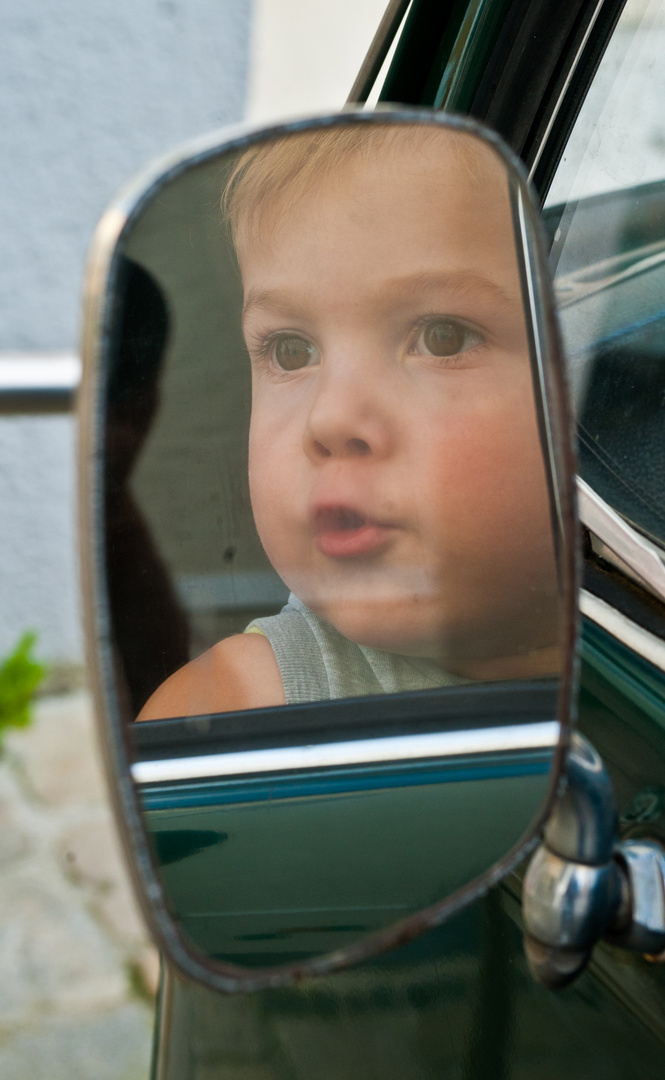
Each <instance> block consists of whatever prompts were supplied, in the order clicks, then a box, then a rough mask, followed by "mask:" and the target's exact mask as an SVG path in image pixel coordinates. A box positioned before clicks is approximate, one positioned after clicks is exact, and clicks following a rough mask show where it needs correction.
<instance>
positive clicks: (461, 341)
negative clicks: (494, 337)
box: [411, 318, 484, 357]
mask: <svg viewBox="0 0 665 1080" xmlns="http://www.w3.org/2000/svg"><path fill="white" fill-rule="evenodd" d="M483 340H484V338H483V335H482V334H481V333H480V331H479V330H474V329H473V327H471V326H467V324H466V323H463V322H460V321H459V320H458V319H444V318H439V319H428V320H427V321H426V322H424V323H423V324H421V327H420V332H419V333H418V336H417V338H416V340H415V343H414V345H413V347H412V350H411V351H412V352H416V353H424V354H429V355H430V356H440V357H446V356H457V355H458V353H462V352H467V351H468V350H469V349H475V347H476V346H477V345H480V344H482V342H483Z"/></svg>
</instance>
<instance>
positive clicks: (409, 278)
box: [381, 270, 522, 306]
mask: <svg viewBox="0 0 665 1080" xmlns="http://www.w3.org/2000/svg"><path fill="white" fill-rule="evenodd" d="M515 284H518V280H517V274H515ZM435 291H441V292H445V293H447V294H448V295H449V296H450V297H451V299H455V298H458V297H459V298H463V297H465V296H468V295H469V294H470V293H473V294H474V295H477V294H478V293H484V294H485V296H486V298H487V299H488V300H489V301H492V302H494V303H499V304H511V305H514V304H519V305H520V306H521V303H522V299H521V296H520V293H519V290H516V291H515V292H508V291H507V290H506V289H504V287H503V286H502V285H499V283H498V282H496V281H492V279H491V278H489V277H486V275H485V274H479V273H478V271H477V270H425V271H423V272H422V273H416V274H408V275H406V276H405V277H396V278H390V279H389V280H387V281H386V282H384V284H383V286H382V289H381V292H382V294H384V295H385V294H386V293H388V294H392V295H394V296H395V297H396V298H399V297H401V296H404V295H405V294H407V295H410V296H414V295H415V296H417V295H419V294H420V293H423V292H424V293H429V292H435Z"/></svg>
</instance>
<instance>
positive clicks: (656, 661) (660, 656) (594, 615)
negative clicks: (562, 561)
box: [580, 589, 665, 671]
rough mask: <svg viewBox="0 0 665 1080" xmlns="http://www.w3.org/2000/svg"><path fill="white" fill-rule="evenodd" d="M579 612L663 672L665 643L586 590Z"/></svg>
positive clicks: (581, 599) (664, 669) (581, 598)
mask: <svg viewBox="0 0 665 1080" xmlns="http://www.w3.org/2000/svg"><path fill="white" fill-rule="evenodd" d="M580 611H581V612H582V614H583V615H585V616H586V617H587V619H591V621H592V622H595V623H597V624H598V626H602V628H603V630H607V632H608V633H609V634H612V636H613V637H615V638H616V639H617V640H618V641H620V642H621V643H622V644H623V645H627V646H628V648H629V649H631V650H632V651H633V652H634V653H637V655H638V656H641V657H642V658H643V659H644V660H648V661H649V663H650V664H653V665H654V667H657V668H659V669H660V670H661V671H665V641H663V640H662V639H661V638H659V637H656V635H655V634H651V633H650V632H649V631H648V630H645V629H644V627H642V626H640V625H639V624H638V623H634V622H633V621H632V619H629V618H628V617H627V616H626V615H624V614H623V613H622V612H621V611H617V609H616V608H613V607H612V605H611V604H608V603H607V602H606V601H605V600H601V599H600V597H599V596H594V594H593V593H590V592H588V591H587V590H586V589H582V592H581V594H580Z"/></svg>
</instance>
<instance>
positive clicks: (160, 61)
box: [0, 0, 251, 663]
mask: <svg viewBox="0 0 665 1080" xmlns="http://www.w3.org/2000/svg"><path fill="white" fill-rule="evenodd" d="M250 24H251V0H141V2H140V3H136V2H135V0H92V2H91V0H58V2H57V3H53V4H44V3H41V2H39V0H3V2H2V4H1V5H0V161H2V169H0V237H1V240H0V244H1V247H0V250H1V252H2V257H1V258H0V353H1V352H11V353H13V354H15V353H17V352H21V351H23V352H26V353H32V354H33V355H34V354H35V353H37V352H39V351H42V350H45V351H53V350H71V351H72V352H73V351H74V350H75V349H76V344H77V335H78V319H79V302H80V300H79V298H80V291H81V280H82V274H83V265H84V259H85V253H86V249H87V246H88V243H89V239H90V235H91V233H92V230H93V228H94V226H95V223H96V221H97V219H98V217H99V216H100V214H101V212H102V211H103V209H104V207H105V205H106V204H107V203H108V201H109V199H110V198H111V197H112V195H113V194H114V192H115V190H116V189H117V188H118V187H119V186H120V185H121V184H122V183H124V182H125V180H127V179H128V178H129V177H130V176H131V175H132V174H133V173H134V172H136V171H137V169H139V168H140V167H141V166H142V165H143V164H145V163H146V162H147V161H148V160H150V158H152V157H154V156H156V155H158V154H160V153H162V152H163V151H166V150H168V149H169V148H170V147H171V146H172V145H173V144H174V143H177V142H181V141H183V140H185V139H188V138H190V137H191V136H193V135H196V134H198V133H200V132H203V131H207V130H209V129H211V128H214V127H219V126H221V125H223V124H225V123H228V122H230V121H235V120H238V119H240V117H241V116H242V114H243V110H244V104H245V98H246V93H247V57H248V44H249V36H250ZM74 441H75V433H74V422H73V420H72V419H71V418H68V417H54V418H44V419H35V418H33V419H28V418H26V419H19V418H11V419H8V418H7V419H0V656H2V655H3V654H4V653H5V652H6V650H7V649H8V648H9V647H10V646H11V645H12V644H13V643H14V642H15V641H16V639H17V638H18V636H19V634H20V633H21V632H22V631H23V630H25V629H27V628H30V629H36V630H37V631H38V632H39V635H40V652H41V653H42V655H43V656H45V657H46V658H48V659H49V660H51V661H52V662H56V663H57V662H64V663H77V662H80V660H81V659H82V643H81V631H80V614H79V606H80V605H79V601H78V580H77V574H78V571H77V565H76V543H75V520H74V519H75V499H74V488H75V469H74Z"/></svg>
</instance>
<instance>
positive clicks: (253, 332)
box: [238, 133, 557, 677]
mask: <svg viewBox="0 0 665 1080" xmlns="http://www.w3.org/2000/svg"><path fill="white" fill-rule="evenodd" d="M409 145H412V144H409ZM264 232H265V238H264V237H261V238H259V239H254V240H253V241H249V240H248V241H247V242H246V243H245V245H244V246H241V249H240V251H239V253H238V254H239V259H240V265H241V271H242V279H243V286H244V293H245V310H244V324H243V325H244V334H245V339H246V341H247V345H248V348H249V353H250V357H251V362H252V386H253V398H252V418H251V427H250V459H249V460H250V490H251V497H252V506H253V510H254V516H255V520H256V525H257V528H258V531H259V535H260V537H261V541H262V543H263V545H264V547H265V550H266V552H267V555H268V557H269V559H270V561H271V563H272V564H273V566H274V567H275V569H276V570H277V572H278V573H279V575H280V576H281V577H282V578H283V580H284V581H285V582H286V584H287V585H288V586H289V587H290V588H291V589H292V591H293V592H295V594H296V595H297V596H298V597H299V598H300V599H301V600H302V601H303V602H304V603H306V604H307V605H308V606H309V607H310V608H311V609H312V610H313V611H315V612H316V613H317V614H318V615H320V616H321V617H322V618H324V619H326V620H328V621H329V622H330V623H332V624H333V626H335V627H336V628H337V629H338V630H339V631H340V632H341V633H342V634H344V635H345V636H346V637H347V638H349V639H351V640H352V641H354V642H357V643H358V644H363V645H371V646H374V647H377V648H382V649H387V650H389V651H391V652H398V653H404V654H409V655H416V656H427V657H433V658H435V659H438V660H440V662H441V663H442V664H443V665H444V666H447V667H448V668H449V669H450V670H451V671H457V672H459V673H460V674H466V675H469V676H470V677H474V676H478V677H482V676H483V674H485V675H488V677H492V676H494V675H497V676H500V675H501V674H506V675H513V674H515V675H518V674H520V673H521V669H520V664H521V663H522V662H523V661H524V660H525V657H526V654H528V653H530V652H531V653H532V652H533V650H538V649H546V648H547V647H548V646H551V645H553V644H554V643H555V642H556V640H557V606H556V582H555V569H554V560H553V553H552V543H551V539H550V516H549V505H548V495H547V487H546V480H545V471H544V466H543V462H542V455H541V450H540V442H539V436H538V430H537V422H536V414H535V408H534V401H533V390H532V384H531V373H530V364H529V356H528V345H527V338H526V330H525V324H524V318H523V313H522V298H521V291H520V284H519V276H518V269H517V262H516V257H515V249H514V238H513V226H512V221H511V213H510V208H509V200H508V192H507V183H506V179H505V174H504V172H503V166H502V165H501V164H500V163H499V162H498V161H495V160H494V158H493V157H490V152H489V151H480V152H479V153H478V155H477V158H476V160H475V161H474V162H473V169H472V170H470V169H469V166H468V164H465V162H464V161H463V160H462V159H461V158H460V156H459V155H458V154H451V153H450V149H449V148H447V146H446V136H445V135H444V134H443V133H442V138H441V148H440V150H439V149H436V148H433V146H432V143H431V142H428V143H427V146H426V149H423V150H421V151H420V152H419V153H417V154H415V155H414V154H413V153H412V152H409V150H408V149H407V148H406V147H403V148H402V149H400V143H399V141H397V142H396V144H395V146H394V147H393V148H388V149H380V150H378V151H377V153H376V155H375V157H374V158H373V159H372V160H371V161H370V162H369V163H368V162H359V161H357V160H356V159H354V160H352V161H351V162H347V163H346V164H345V165H342V166H340V168H339V170H338V172H337V173H335V175H334V176H333V177H332V178H331V179H329V180H327V181H326V182H325V183H324V184H323V185H322V186H321V187H320V188H319V189H318V191H317V192H316V193H310V194H307V195H306V196H304V197H301V198H300V199H299V200H298V201H297V203H295V204H294V205H293V206H292V207H291V206H287V205H285V204H284V203H283V202H280V205H279V207H276V208H275V218H274V221H273V220H271V227H270V228H269V229H267V230H264ZM495 658H505V666H504V667H501V663H499V666H498V667H497V666H496V665H495V664H494V660H495ZM515 658H517V661H516V662H515ZM488 662H489V666H488ZM516 665H517V666H516ZM528 670H529V668H528V667H527V668H526V669H525V673H526V671H528Z"/></svg>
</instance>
